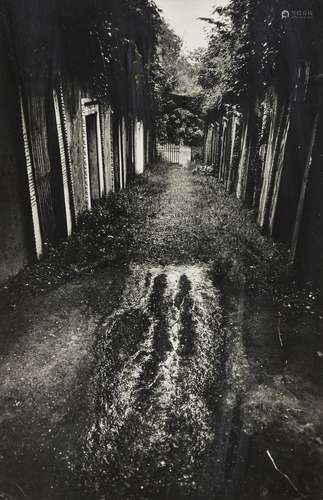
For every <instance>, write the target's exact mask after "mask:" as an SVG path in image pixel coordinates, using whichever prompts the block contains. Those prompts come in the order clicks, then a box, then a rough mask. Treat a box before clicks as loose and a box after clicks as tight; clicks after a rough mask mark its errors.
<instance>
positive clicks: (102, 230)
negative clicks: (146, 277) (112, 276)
mask: <svg viewBox="0 0 323 500" xmlns="http://www.w3.org/2000/svg"><path fill="white" fill-rule="evenodd" d="M163 188H164V185H163V183H161V182H158V183H155V182H153V181H151V180H150V181H149V182H148V179H147V177H137V178H136V180H135V181H134V182H133V183H132V184H131V185H130V186H129V189H127V190H126V191H122V192H119V193H116V194H111V195H110V196H109V197H108V198H107V199H106V200H102V201H100V202H98V203H96V205H95V206H94V207H93V209H92V211H91V212H89V211H87V212H84V213H83V214H82V215H81V217H80V219H79V221H78V225H77V228H76V230H75V232H74V233H73V234H72V236H71V237H70V238H69V239H68V240H66V241H64V242H62V243H61V244H60V245H58V246H56V247H48V248H47V256H46V257H45V258H44V259H43V260H42V261H41V262H39V263H37V264H34V265H32V266H30V267H28V268H25V269H24V270H23V271H22V272H20V273H19V274H18V276H17V277H15V278H13V279H12V280H10V282H8V283H7V284H5V285H4V287H2V290H1V292H2V294H3V298H4V299H5V298H6V296H7V295H8V293H9V294H11V292H12V293H13V299H14V300H16V298H17V296H18V290H19V291H20V292H21V293H23V292H24V290H25V291H26V290H30V291H31V292H32V293H34V292H35V293H39V292H43V291H45V290H46V289H50V288H53V287H55V286H57V285H60V284H62V283H64V282H65V281H66V280H68V279H70V278H71V277H73V276H77V275H78V274H80V273H82V272H83V273H84V272H92V270H93V269H94V268H95V267H97V266H103V265H108V264H109V265H112V266H113V265H117V266H123V265H126V264H127V263H128V262H129V259H130V258H131V255H132V251H133V249H132V245H133V241H134V235H135V233H136V232H137V231H138V230H139V228H140V226H141V224H144V223H145V220H146V217H147V214H148V213H149V207H150V206H151V204H152V203H153V201H154V200H155V199H156V198H158V196H159V195H160V193H161V192H162V191H163Z"/></svg>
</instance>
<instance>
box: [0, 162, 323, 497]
mask: <svg viewBox="0 0 323 500" xmlns="http://www.w3.org/2000/svg"><path fill="white" fill-rule="evenodd" d="M144 182H147V183H148V184H147V185H145V186H146V187H145V193H146V194H148V195H149V199H150V200H151V201H150V202H149V203H148V204H147V213H145V214H144V218H143V219H142V220H138V221H137V223H136V227H135V229H134V230H133V234H132V235H131V248H129V252H128V260H127V262H126V263H125V262H123V266H121V267H119V268H118V269H116V268H115V269H114V268H103V269H97V270H96V271H95V272H89V273H88V274H84V275H80V276H79V278H77V279H74V280H72V281H71V283H67V284H65V285H62V286H60V287H59V288H58V289H56V290H49V291H47V292H46V293H45V294H44V295H43V296H42V298H41V299H39V298H38V297H29V296H28V297H27V296H26V297H23V298H22V300H21V302H20V303H19V304H18V305H17V304H13V305H12V310H10V311H9V312H8V311H4V310H1V311H0V313H1V322H2V325H3V332H2V335H0V342H1V346H2V349H1V356H0V374H1V378H2V384H1V386H0V407H1V408H2V410H1V412H0V422H1V426H2V427H1V428H2V434H1V435H0V498H4V499H6V500H20V499H22V498H28V499H30V500H45V499H50V500H60V499H64V500H85V499H86V500H89V499H93V500H155V499H159V500H172V499H174V500H180V499H183V500H185V499H191V500H202V499H203V500H256V499H257V500H258V499H259V498H268V499H269V500H284V499H290V500H292V499H295V498H298V497H299V498H303V497H304V498H306V495H308V494H309V492H310V497H309V498H311V500H316V499H319V498H320V491H321V486H322V483H323V481H322V480H321V476H320V474H319V473H318V471H319V470H320V467H321V464H323V454H322V443H323V428H322V423H321V420H322V419H321V415H322V414H323V399H322V396H321V394H322V392H321V389H322V385H323V381H322V377H321V375H320V374H321V366H319V365H318V364H317V363H320V359H319V357H318V356H317V354H316V353H317V352H323V346H321V343H322V340H321V336H320V335H319V331H320V327H321V323H319V322H316V319H314V317H312V316H310V317H308V316H306V317H303V316H302V317H299V318H296V320H297V325H299V324H302V331H301V332H300V331H299V329H297V327H295V324H292V321H291V320H290V319H288V320H287V319H286V318H285V317H282V316H280V310H279V309H278V308H277V306H276V305H275V304H274V302H273V300H272V295H271V284H272V281H273V280H274V278H273V276H274V274H275V273H277V271H278V270H279V271H281V268H279V251H278V249H277V246H276V245H275V244H273V243H272V242H270V241H268V240H266V239H265V238H263V237H262V236H261V235H260V233H259V231H258V229H257V228H256V226H255V224H254V222H253V220H252V216H251V214H250V213H249V212H248V211H247V210H244V209H241V207H240V206H239V204H238V202H237V201H236V200H234V199H233V198H231V197H228V196H227V195H226V193H225V192H224V190H223V188H222V187H221V186H219V185H217V183H216V181H215V180H214V179H212V178H208V177H205V176H202V175H200V174H199V173H198V172H195V171H194V170H192V169H191V168H182V167H170V166H165V165H162V166H159V167H158V169H157V168H155V169H153V170H152V171H151V172H150V173H148V174H147V179H146V180H145V181H144ZM130 189H136V190H137V191H136V193H137V196H138V198H139V202H140V196H142V195H141V191H140V187H135V188H130ZM122 196H126V194H123V195H122ZM125 264H126V265H125ZM296 320H295V321H296ZM300 321H301V323H300ZM304 335H306V342H304ZM300 353H301V354H300ZM315 363H316V364H315ZM268 452H269V454H268ZM270 457H271V458H270ZM274 464H275V466H274ZM277 468H278V469H279V470H281V471H282V472H283V473H284V474H285V475H284V474H281V473H280V472H279V471H277ZM286 475H287V476H288V479H286Z"/></svg>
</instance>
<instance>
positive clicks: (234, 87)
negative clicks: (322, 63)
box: [199, 0, 319, 109]
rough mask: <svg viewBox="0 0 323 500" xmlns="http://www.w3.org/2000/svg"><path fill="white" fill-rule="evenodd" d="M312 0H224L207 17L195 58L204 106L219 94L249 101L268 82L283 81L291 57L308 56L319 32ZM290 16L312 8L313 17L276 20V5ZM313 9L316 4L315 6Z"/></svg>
mask: <svg viewBox="0 0 323 500" xmlns="http://www.w3.org/2000/svg"><path fill="white" fill-rule="evenodd" d="M315 7H316V6H315V5H314V2H313V1H312V0H305V1H303V0H302V1H301V2H300V1H298V0H295V1H289V0H285V1H282V2H278V1H277V0H269V1H266V2H262V1H261V0H248V1H247V0H230V2H229V4H228V6H227V7H224V8H217V9H215V10H214V11H213V15H212V17H210V18H204V19H203V20H204V21H206V22H207V23H208V24H209V25H210V26H211V30H210V35H209V44H208V48H207V49H206V51H205V52H204V53H203V54H202V57H201V68H200V71H199V82H200V84H201V85H202V87H203V89H204V90H205V93H206V108H208V109H212V107H215V106H217V105H219V103H220V102H221V101H223V100H224V99H225V100H226V101H228V100H229V101H230V100H231V101H234V102H241V101H244V100H252V99H253V97H254V95H255V94H258V95H259V94H261V93H262V92H263V91H264V89H265V88H266V87H267V86H268V85H270V84H272V83H273V82H274V81H278V80H280V81H281V82H283V83H285V82H288V80H289V79H290V78H291V74H292V72H293V70H294V68H295V66H296V64H297V61H299V60H300V59H304V58H309V59H311V58H313V43H314V39H317V38H318V37H319V35H318V32H317V29H316V33H315V34H314V31H315V30H314V31H313V28H315V26H317V25H318V20H317V19H315V15H314V14H315ZM283 9H287V10H289V12H290V13H291V15H293V14H292V13H293V12H296V11H297V9H300V11H301V12H307V13H308V12H309V13H311V12H313V13H314V14H313V18H312V19H311V17H309V18H307V19H289V20H286V19H282V15H281V13H282V10H283ZM316 10H318V9H316Z"/></svg>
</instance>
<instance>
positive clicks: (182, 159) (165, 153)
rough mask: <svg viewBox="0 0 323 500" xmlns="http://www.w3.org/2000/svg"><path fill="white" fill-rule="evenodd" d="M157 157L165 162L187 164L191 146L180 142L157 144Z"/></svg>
mask: <svg viewBox="0 0 323 500" xmlns="http://www.w3.org/2000/svg"><path fill="white" fill-rule="evenodd" d="M157 158H158V159H159V160H161V161H165V162H167V163H172V164H176V165H183V166H187V165H188V164H189V163H190V162H191V160H192V148H191V146H184V145H182V144H180V145H179V144H171V143H165V144H157Z"/></svg>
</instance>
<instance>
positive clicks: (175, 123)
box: [153, 19, 203, 145]
mask: <svg viewBox="0 0 323 500" xmlns="http://www.w3.org/2000/svg"><path fill="white" fill-rule="evenodd" d="M158 33H159V36H158V45H157V51H156V58H155V62H154V67H153V94H154V98H155V104H156V115H157V116H156V129H157V136H158V139H159V140H160V141H163V142H165V141H170V142H174V143H176V144H178V143H179V142H180V141H181V140H183V141H184V142H185V143H186V144H188V145H195V144H196V145H197V144H198V143H199V142H200V141H201V139H202V136H203V131H202V128H203V122H202V120H201V118H200V116H199V113H197V112H196V111H194V112H193V111H192V110H190V109H186V108H185V107H183V106H180V105H178V104H177V103H176V94H177V93H182V94H184V95H189V96H194V95H198V94H199V92H200V87H199V85H198V82H197V78H198V73H197V70H196V58H195V59H194V57H193V55H185V54H184V53H183V51H182V45H183V42H182V40H181V38H180V37H178V35H176V33H175V32H174V31H173V30H172V29H171V28H170V27H169V25H168V24H167V23H166V22H165V21H164V20H163V19H161V23H160V26H159V32H158Z"/></svg>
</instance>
